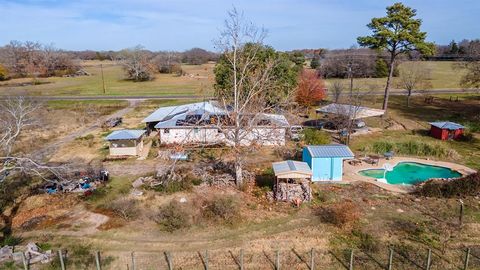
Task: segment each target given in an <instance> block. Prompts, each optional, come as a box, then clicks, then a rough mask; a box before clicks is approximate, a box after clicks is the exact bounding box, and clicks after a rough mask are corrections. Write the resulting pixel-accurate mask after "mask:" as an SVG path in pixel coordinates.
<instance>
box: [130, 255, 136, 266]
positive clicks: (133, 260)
mask: <svg viewBox="0 0 480 270" xmlns="http://www.w3.org/2000/svg"><path fill="white" fill-rule="evenodd" d="M130 256H131V259H132V270H135V254H134V253H133V251H132V253H130Z"/></svg>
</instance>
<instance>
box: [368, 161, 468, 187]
mask: <svg viewBox="0 0 480 270" xmlns="http://www.w3.org/2000/svg"><path fill="white" fill-rule="evenodd" d="M384 172H385V170H384V169H369V170H363V171H360V172H359V174H360V175H363V176H367V177H372V178H376V179H382V178H383V177H384ZM460 176H462V175H461V174H460V173H459V172H457V171H454V170H451V169H449V168H445V167H440V166H433V165H427V164H422V163H417V162H400V163H398V164H397V165H396V166H395V167H393V171H387V173H386V174H385V179H386V180H387V183H388V184H392V185H414V184H417V183H420V182H423V181H426V180H428V179H431V178H457V177H460Z"/></svg>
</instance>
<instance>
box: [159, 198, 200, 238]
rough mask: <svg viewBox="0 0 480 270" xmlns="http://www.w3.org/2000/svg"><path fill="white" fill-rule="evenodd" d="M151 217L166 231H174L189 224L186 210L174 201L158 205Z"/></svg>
mask: <svg viewBox="0 0 480 270" xmlns="http://www.w3.org/2000/svg"><path fill="white" fill-rule="evenodd" d="M152 219H153V220H154V221H155V222H156V223H157V224H158V225H160V227H161V228H162V230H165V231H167V232H174V231H176V230H180V229H183V228H188V227H190V226H191V221H190V216H189V214H188V212H187V211H186V210H185V208H184V207H182V206H181V205H180V204H179V203H178V202H176V201H172V202H170V203H169V204H167V205H165V206H163V207H160V209H159V210H158V212H157V213H155V214H154V215H153V217H152Z"/></svg>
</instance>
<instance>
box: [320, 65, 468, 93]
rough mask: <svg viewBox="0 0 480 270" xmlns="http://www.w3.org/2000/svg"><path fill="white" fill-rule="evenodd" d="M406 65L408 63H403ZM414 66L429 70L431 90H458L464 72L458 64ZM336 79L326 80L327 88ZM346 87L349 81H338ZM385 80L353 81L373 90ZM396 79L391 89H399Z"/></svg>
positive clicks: (385, 79) (367, 79) (383, 85)
mask: <svg viewBox="0 0 480 270" xmlns="http://www.w3.org/2000/svg"><path fill="white" fill-rule="evenodd" d="M405 63H408V62H405ZM415 64H416V65H420V66H421V67H422V68H425V69H428V70H430V80H429V82H430V84H431V86H432V89H460V88H461V86H460V80H461V78H462V76H463V75H464V74H465V70H464V69H461V68H456V67H455V66H456V64H458V62H447V61H445V62H440V61H417V62H416V63H415ZM404 66H405V64H403V65H402V64H400V66H399V68H400V69H402V68H403V67H404ZM335 80H338V79H328V80H327V86H330V85H331V84H332V82H334V81H335ZM340 81H342V82H344V83H345V84H346V85H349V83H350V81H349V79H340ZM386 82H387V78H366V79H355V80H354V85H355V87H360V88H362V89H367V90H370V88H374V89H378V90H380V89H384V88H385V84H386ZM398 83H399V80H398V78H394V79H393V84H392V87H393V88H399V85H398Z"/></svg>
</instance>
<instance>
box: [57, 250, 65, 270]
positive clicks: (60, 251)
mask: <svg viewBox="0 0 480 270" xmlns="http://www.w3.org/2000/svg"><path fill="white" fill-rule="evenodd" d="M58 258H59V259H60V267H61V268H62V270H65V262H64V261H63V253H62V250H61V249H60V250H59V251H58Z"/></svg>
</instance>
